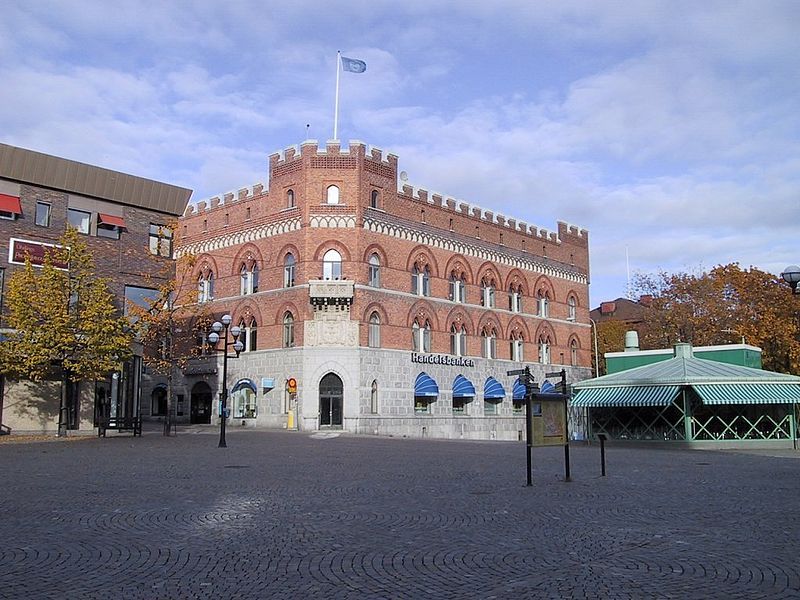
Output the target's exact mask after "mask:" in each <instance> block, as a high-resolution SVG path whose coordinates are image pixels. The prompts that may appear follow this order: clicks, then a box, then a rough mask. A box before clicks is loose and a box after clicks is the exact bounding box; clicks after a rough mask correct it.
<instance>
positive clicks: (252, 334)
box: [239, 317, 258, 352]
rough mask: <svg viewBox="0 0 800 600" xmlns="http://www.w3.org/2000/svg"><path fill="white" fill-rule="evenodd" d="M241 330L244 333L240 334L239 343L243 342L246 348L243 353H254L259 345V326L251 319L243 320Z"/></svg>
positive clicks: (240, 324)
mask: <svg viewBox="0 0 800 600" xmlns="http://www.w3.org/2000/svg"><path fill="white" fill-rule="evenodd" d="M239 329H241V330H242V333H241V334H239V341H241V342H242V344H243V346H244V348H243V350H242V352H253V351H254V350H255V349H256V347H257V345H258V326H257V323H256V320H255V319H254V318H253V317H250V319H249V320H245V319H241V320H240V321H239Z"/></svg>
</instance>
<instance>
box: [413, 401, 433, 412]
mask: <svg viewBox="0 0 800 600" xmlns="http://www.w3.org/2000/svg"><path fill="white" fill-rule="evenodd" d="M414 414H417V415H429V414H431V399H430V398H428V397H427V396H414Z"/></svg>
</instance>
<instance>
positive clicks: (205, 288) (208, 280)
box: [197, 271, 214, 304]
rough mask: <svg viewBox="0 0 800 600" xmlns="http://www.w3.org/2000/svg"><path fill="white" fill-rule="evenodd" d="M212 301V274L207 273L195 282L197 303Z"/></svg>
mask: <svg viewBox="0 0 800 600" xmlns="http://www.w3.org/2000/svg"><path fill="white" fill-rule="evenodd" d="M213 299H214V274H213V273H212V272H210V271H209V272H208V273H207V274H205V275H200V278H199V279H198V280H197V302H199V303H201V304H202V303H203V302H211V301H212V300H213Z"/></svg>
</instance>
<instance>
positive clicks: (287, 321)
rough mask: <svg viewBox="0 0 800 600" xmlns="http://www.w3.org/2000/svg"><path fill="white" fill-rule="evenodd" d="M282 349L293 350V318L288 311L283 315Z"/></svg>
mask: <svg viewBox="0 0 800 600" xmlns="http://www.w3.org/2000/svg"><path fill="white" fill-rule="evenodd" d="M283 347H284V348H294V316H292V313H290V312H288V311H287V312H286V313H285V314H284V315H283Z"/></svg>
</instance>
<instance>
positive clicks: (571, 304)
mask: <svg viewBox="0 0 800 600" xmlns="http://www.w3.org/2000/svg"><path fill="white" fill-rule="evenodd" d="M567 310H568V312H567V319H568V320H570V321H574V320H575V319H576V318H577V315H578V302H577V300H575V296H570V297H569V299H568V300H567Z"/></svg>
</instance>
